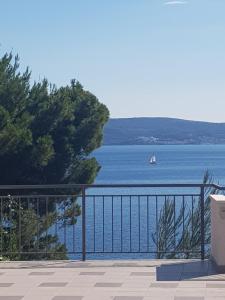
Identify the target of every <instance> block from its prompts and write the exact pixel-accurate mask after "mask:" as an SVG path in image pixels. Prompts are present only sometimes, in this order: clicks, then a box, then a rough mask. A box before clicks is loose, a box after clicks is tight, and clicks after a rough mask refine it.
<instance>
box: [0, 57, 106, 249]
mask: <svg viewBox="0 0 225 300" xmlns="http://www.w3.org/2000/svg"><path fill="white" fill-rule="evenodd" d="M30 76H31V73H30V71H29V70H28V69H27V70H26V71H25V72H23V73H21V72H20V71H19V58H18V56H16V57H15V58H14V57H13V55H12V54H5V55H4V56H3V57H2V58H0V170H1V172H0V184H1V185H3V184H14V185H19V184H58V183H63V184H67V183H92V182H93V181H94V179H95V177H96V175H97V173H98V171H99V169H100V166H99V164H98V162H97V161H96V159H95V158H92V157H90V154H91V152H92V151H93V150H94V149H96V148H98V147H99V146H100V144H101V140H102V132H103V126H104V125H105V123H106V122H107V120H108V115H109V112H108V110H107V108H106V106H105V105H103V104H101V103H100V102H99V101H98V99H97V98H96V97H95V96H94V95H93V94H91V93H90V92H88V91H85V90H84V89H83V87H82V86H81V84H80V83H79V82H77V81H76V80H72V81H71V83H70V85H68V86H65V87H60V88H57V87H56V86H54V85H51V84H49V82H48V81H47V80H46V79H44V80H43V81H41V82H35V83H34V84H31V80H30ZM78 192H79V191H76V193H78ZM63 203H64V206H65V207H66V209H64V211H65V214H64V218H65V220H66V222H67V224H68V223H75V222H76V217H77V216H78V215H79V213H80V210H79V206H78V205H77V204H75V207H76V209H74V202H73V201H70V199H68V200H67V201H64V202H63ZM65 207H64V208H65ZM17 208H18V207H17ZM18 209H20V210H22V211H23V214H24V216H23V217H24V218H23V219H26V218H27V219H30V220H32V222H33V224H35V223H36V222H37V219H38V218H39V217H41V218H42V220H41V222H42V223H43V224H44V223H47V225H45V226H47V227H50V226H51V224H53V222H54V221H55V219H54V218H51V217H49V216H48V220H45V218H46V216H44V215H43V216H37V214H36V213H35V209H34V207H30V208H29V209H28V208H26V206H25V205H23V203H22V202H21V207H20V208H18ZM40 210H41V208H40ZM55 211H56V208H55V205H52V206H51V207H49V212H50V213H52V214H55ZM3 213H4V215H5V221H4V222H3V221H2V229H1V230H3V232H5V233H6V235H7V231H8V230H9V231H10V230H11V231H10V232H11V235H13V230H12V228H16V226H17V225H18V224H16V223H18V217H17V216H16V214H14V217H13V223H12V222H11V228H10V226H8V227H7V226H5V225H4V224H8V223H9V211H7V208H6V207H5V209H4V212H3ZM28 216H29V217H28ZM43 220H45V221H43ZM49 220H50V221H49ZM32 222H30V226H29V228H27V230H25V231H24V234H25V233H26V234H27V235H28V236H29V237H28V236H27V237H26V239H27V241H32V240H33V244H32V246H31V245H30V246H31V248H32V247H33V248H35V247H36V246H35V244H36V238H35V236H37V234H38V235H41V233H42V230H44V228H45V226H44V225H43V224H42V225H43V226H42V228H39V230H40V232H36V231H37V229H36V228H37V226H33V227H32V225H31V223H32ZM3 223H4V224H3ZM13 224H14V225H13ZM28 224H29V222H28ZM21 226H22V224H21ZM8 235H9V234H8ZM15 236H16V233H15ZM15 238H16V237H15ZM45 238H46V237H45ZM48 238H49V244H51V243H53V244H54V245H55V244H56V243H58V242H57V237H54V236H49V237H48ZM17 242H18V241H17ZM17 242H16V243H14V245H13V247H16V246H15V245H17V244H18V243H17ZM10 243H12V239H11V241H10ZM4 245H5V246H4V247H9V246H10V247H12V245H9V242H8V243H7V238H6V237H5V242H4ZM39 246H40V245H39ZM61 246H62V245H59V244H57V247H58V248H59V247H61ZM54 247H56V246H54ZM62 249H63V247H62Z"/></svg>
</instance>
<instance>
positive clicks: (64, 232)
mask: <svg viewBox="0 0 225 300" xmlns="http://www.w3.org/2000/svg"><path fill="white" fill-rule="evenodd" d="M63 206H64V207H63V213H64V220H63V239H64V245H65V246H66V239H67V235H66V229H67V225H66V223H67V221H66V199H65V198H64V199H63Z"/></svg>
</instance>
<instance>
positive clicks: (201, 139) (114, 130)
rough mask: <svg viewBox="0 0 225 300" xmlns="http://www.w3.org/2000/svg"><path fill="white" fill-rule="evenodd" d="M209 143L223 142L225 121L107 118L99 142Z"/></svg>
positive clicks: (114, 143) (224, 139)
mask: <svg viewBox="0 0 225 300" xmlns="http://www.w3.org/2000/svg"><path fill="white" fill-rule="evenodd" d="M203 144H205V145H213V144H225V123H211V122H204V121H189V120H183V119H175V118H157V117H155V118H154V117H149V118H118V119H110V120H109V122H108V123H107V124H106V126H105V128H104V139H103V145H203Z"/></svg>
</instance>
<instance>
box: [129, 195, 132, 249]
mask: <svg viewBox="0 0 225 300" xmlns="http://www.w3.org/2000/svg"><path fill="white" fill-rule="evenodd" d="M129 208H130V209H129V212H130V252H132V243H131V238H132V228H131V220H132V212H131V195H130V197H129Z"/></svg>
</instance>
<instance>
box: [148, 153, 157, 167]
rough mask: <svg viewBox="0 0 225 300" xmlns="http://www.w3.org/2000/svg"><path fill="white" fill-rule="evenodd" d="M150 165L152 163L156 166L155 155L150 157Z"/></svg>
mask: <svg viewBox="0 0 225 300" xmlns="http://www.w3.org/2000/svg"><path fill="white" fill-rule="evenodd" d="M149 163H150V164H151V165H155V164H156V156H155V154H153V155H152V156H151V157H150V159H149Z"/></svg>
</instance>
